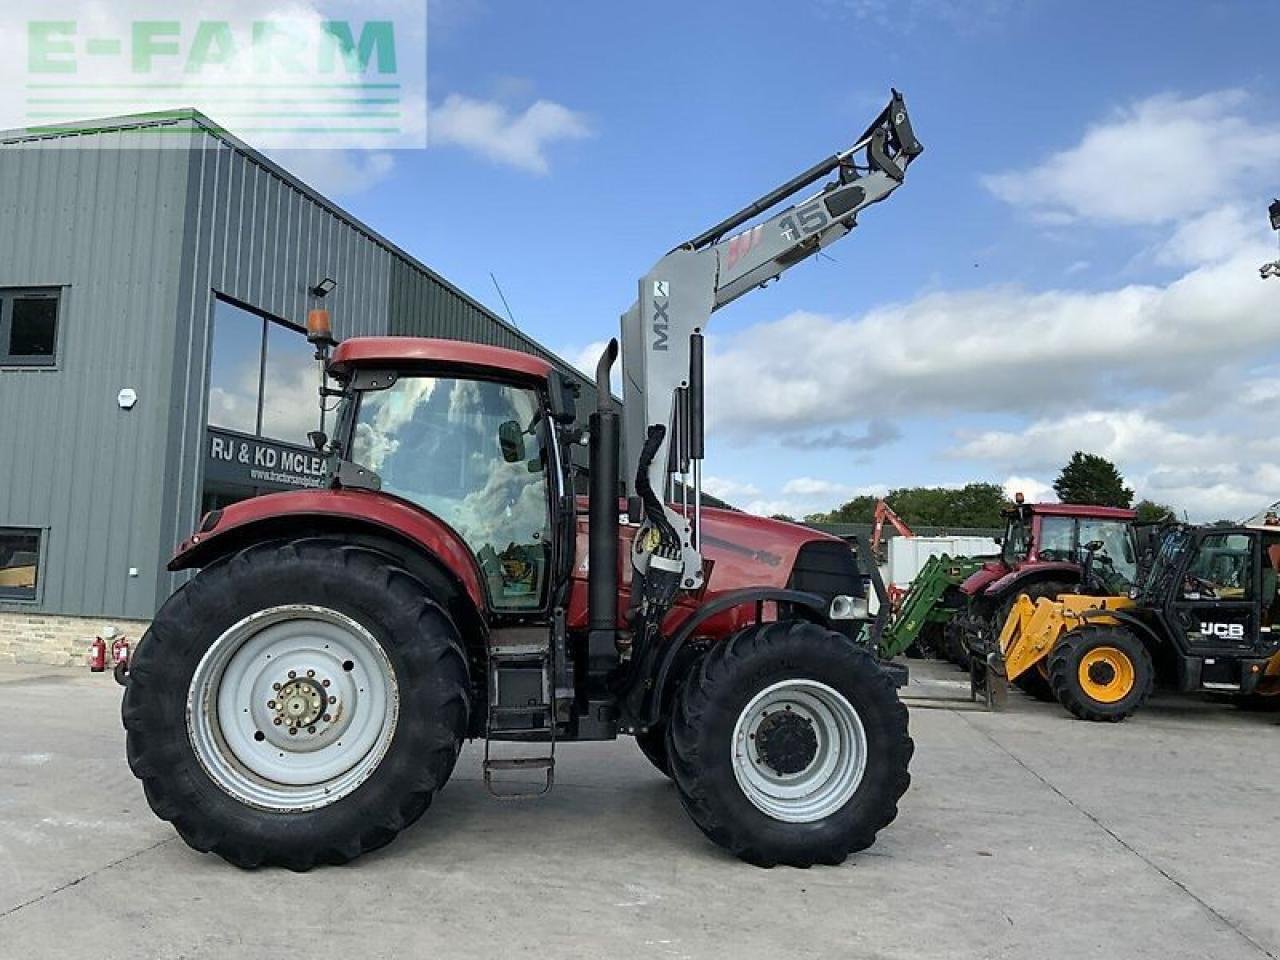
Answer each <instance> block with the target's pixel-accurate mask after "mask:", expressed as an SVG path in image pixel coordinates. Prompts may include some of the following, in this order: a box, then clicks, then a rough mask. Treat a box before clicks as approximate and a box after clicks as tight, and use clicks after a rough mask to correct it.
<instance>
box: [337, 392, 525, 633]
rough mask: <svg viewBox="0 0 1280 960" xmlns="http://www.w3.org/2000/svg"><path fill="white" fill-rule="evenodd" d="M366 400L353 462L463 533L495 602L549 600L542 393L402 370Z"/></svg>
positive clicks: (513, 605) (505, 605)
mask: <svg viewBox="0 0 1280 960" xmlns="http://www.w3.org/2000/svg"><path fill="white" fill-rule="evenodd" d="M358 402H359V406H358V408H357V411H356V418H355V432H354V434H353V437H352V442H351V460H352V461H354V462H355V463H358V464H360V465H361V466H363V467H366V468H367V469H369V470H371V471H373V472H374V473H376V474H377V475H378V477H379V478H380V479H381V481H382V490H383V491H384V492H385V493H390V494H393V495H395V496H397V497H402V498H404V499H405V500H409V501H412V502H413V503H416V504H418V505H419V506H421V507H424V508H425V509H427V510H429V511H430V512H431V513H433V514H435V515H436V516H437V517H439V518H440V519H441V520H443V521H444V522H445V523H447V524H449V526H451V527H453V528H454V529H455V530H457V531H458V533H459V534H460V535H461V536H462V538H463V539H464V540H465V541H466V542H467V543H468V545H470V547H471V549H472V551H473V552H474V553H475V555H476V558H477V559H478V560H479V562H480V567H481V570H482V571H483V572H484V574H485V579H486V581H487V583H488V588H489V599H490V602H491V603H492V604H493V607H494V609H496V610H529V609H537V608H538V607H540V606H541V605H542V603H543V597H544V593H545V587H546V579H547V570H548V567H549V564H550V556H549V551H550V537H549V536H548V531H549V525H550V519H549V513H548V503H549V501H548V496H547V463H548V458H547V457H546V456H545V455H544V451H543V446H542V430H541V429H539V426H538V413H539V411H540V406H539V403H538V395H537V393H536V392H535V391H533V390H530V389H525V388H522V387H515V386H512V385H510V384H505V383H496V382H492V381H487V380H470V379H455V378H451V377H428V376H402V377H400V378H399V379H398V380H396V382H395V384H394V385H393V386H391V387H390V388H388V389H385V390H371V391H367V392H365V393H363V394H361V395H360V397H359V401H358Z"/></svg>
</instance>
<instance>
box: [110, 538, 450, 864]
mask: <svg viewBox="0 0 1280 960" xmlns="http://www.w3.org/2000/svg"><path fill="white" fill-rule="evenodd" d="M428 593H429V591H428V588H427V587H426V586H425V585H424V584H423V583H422V581H420V580H418V579H417V578H415V577H413V576H411V575H410V574H408V573H407V572H406V571H405V570H404V569H402V568H401V567H399V566H398V565H397V564H396V562H395V561H394V560H393V559H391V558H390V557H389V556H387V555H385V554H383V553H380V552H378V551H376V550H373V549H369V548H367V547H357V546H351V545H345V544H343V543H341V542H338V541H333V540H321V539H310V540H298V541H293V542H287V543H286V542H280V541H277V542H269V543H262V544H258V545H254V546H250V547H248V548H246V549H244V550H242V551H241V552H240V553H237V554H235V555H234V556H231V557H229V558H226V559H222V560H219V561H217V562H215V563H214V564H212V565H210V566H209V567H207V568H205V569H204V570H203V571H202V572H201V573H200V574H199V575H198V576H197V577H196V578H195V579H194V580H192V581H191V582H190V583H188V584H186V585H185V586H184V587H182V588H181V589H180V590H178V592H177V593H175V594H174V595H173V596H172V597H171V598H170V599H169V601H168V602H167V603H165V605H164V606H163V607H162V608H161V610H160V612H159V613H158V614H157V615H156V618H155V622H154V623H153V624H152V626H151V629H150V630H149V631H148V632H147V634H146V637H145V638H144V640H143V642H142V643H140V644H139V645H138V649H137V652H136V654H135V658H134V660H133V663H132V665H131V669H130V671H129V685H128V687H126V688H125V694H124V705H123V716H124V725H125V729H126V730H127V746H128V756H129V766H130V767H131V768H132V769H133V772H134V774H135V775H136V776H137V777H138V778H139V779H141V780H142V782H143V786H144V788H145V790H146V795H147V802H148V803H149V804H150V805H151V808H152V809H153V810H154V811H155V812H156V814H157V815H158V816H159V817H161V818H162V819H165V820H169V821H172V823H173V825H174V826H175V827H176V828H177V830H178V833H179V834H181V836H182V838H183V839H184V840H185V841H186V842H187V843H188V844H190V845H191V846H192V847H194V848H195V849H196V850H200V851H202V852H203V851H213V852H214V853H216V854H218V855H219V856H221V857H223V858H225V859H226V860H229V861H230V862H231V863H234V864H235V865H237V866H239V867H246V868H252V867H257V866H263V865H275V866H282V867H287V868H289V869H291V870H308V869H310V868H311V867H312V866H314V865H315V864H317V863H344V862H346V861H348V860H351V859H353V858H354V857H358V856H360V855H361V854H362V853H367V852H368V851H370V850H374V849H376V848H378V847H381V846H383V845H384V844H386V843H389V842H390V841H391V840H392V839H394V838H395V836H396V835H397V834H398V833H399V832H400V831H401V830H402V829H404V828H405V827H407V826H409V825H410V824H411V823H413V822H414V821H415V820H417V819H418V817H420V816H421V815H422V813H423V812H424V811H425V810H426V809H427V806H428V805H429V804H430V803H431V798H432V795H433V794H434V793H435V791H437V790H439V789H440V788H441V787H443V786H444V784H445V781H447V780H448V779H449V775H450V773H451V772H452V771H453V766H454V763H455V761H456V760H457V757H458V751H459V749H460V747H461V744H462V740H463V737H464V736H465V735H466V732H467V720H468V714H469V710H470V686H469V683H468V679H467V664H466V660H465V658H464V655H463V652H462V648H461V645H460V643H459V638H458V631H457V629H456V627H455V626H454V624H453V622H452V621H451V620H450V619H449V617H448V615H447V614H446V613H445V612H444V610H443V609H442V608H441V607H440V606H437V605H436V604H435V603H434V602H433V601H431V600H429V599H426V597H427V596H428Z"/></svg>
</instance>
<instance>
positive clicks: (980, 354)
mask: <svg viewBox="0 0 1280 960" xmlns="http://www.w3.org/2000/svg"><path fill="white" fill-rule="evenodd" d="M1278 21H1280V12H1278V8H1277V7H1276V6H1275V5H1274V4H1266V3H1260V2H1222V3H1209V2H1206V3H1190V2H1186V3H1173V4H1170V3H1167V2H1166V3H1153V2H1130V3H1124V4H1112V3H1109V4H1102V3H1087V2H1086V3H1079V2H1074V3H1073V2H1056V0H1031V2H1026V3H1017V2H1013V0H972V2H960V0H901V2H899V3H894V4H890V3H887V2H882V0H847V2H840V0H805V2H796V3H788V4H778V3H764V2H735V3H719V2H715V3H700V4H693V3H687V2H685V3H646V4H601V3H588V2H554V3H551V2H548V3H537V4H534V3H524V2H514V0H513V2H497V0H491V2H480V0H474V2H472V0H439V2H433V3H432V7H431V21H430V28H429V37H430V40H429V49H428V97H429V101H430V103H431V121H430V123H429V125H428V142H429V146H428V148H427V149H426V150H424V151H395V152H392V153H391V154H389V155H388V157H389V159H388V157H382V156H361V155H359V154H348V155H345V156H338V155H328V156H325V155H317V156H311V157H303V158H301V159H300V160H299V161H298V162H297V163H296V164H291V165H293V166H297V167H298V169H299V172H300V173H301V174H302V175H303V176H304V177H313V178H314V179H316V180H317V181H318V182H317V186H319V187H320V188H322V189H326V190H329V191H331V192H336V193H337V196H338V199H339V200H340V202H342V203H343V205H344V206H346V207H347V208H348V209H350V210H351V211H352V212H353V213H355V214H356V215H357V216H359V217H361V218H362V219H364V220H366V221H368V222H369V223H370V224H371V225H372V226H374V227H375V228H376V229H378V230H379V231H381V232H382V233H384V234H385V235H387V236H389V237H391V238H392V239H394V240H395V241H396V242H397V243H399V244H400V245H402V246H403V247H405V248H406V249H408V250H409V251H411V252H412V253H414V254H415V255H416V256H418V257H419V258H421V259H422V260H424V261H425V262H426V263H429V264H431V265H432V266H433V267H434V268H436V269H437V270H438V271H439V272H441V273H442V274H443V275H445V276H446V277H448V278H449V279H450V280H452V281H453V282H454V283H456V284H458V285H459V286H461V287H462V288H463V289H465V290H467V291H468V292H469V293H471V294H472V295H473V296H476V297H477V298H479V299H480V300H482V301H483V302H485V303H486V304H488V305H489V306H491V307H493V308H494V309H496V310H498V311H500V312H501V311H502V310H503V308H502V305H501V303H500V302H499V300H498V297H497V294H496V293H495V291H494V288H493V285H492V282H491V280H490V276H489V275H490V272H491V271H492V272H493V273H494V274H496V275H497V277H498V279H499V281H500V282H501V284H502V287H503V290H504V291H505V293H506V296H507V299H508V300H509V301H510V304H511V307H512V310H513V311H514V314H515V319H516V321H517V322H518V325H519V326H520V327H521V328H522V329H523V330H525V331H526V332H528V333H529V334H531V335H532V336H534V337H536V338H537V339H539V340H540V341H542V342H543V343H545V344H546V345H548V346H549V347H551V348H552V349H555V350H557V351H559V352H560V353H561V354H562V355H564V356H565V357H567V358H570V359H573V360H580V359H581V362H583V363H586V362H587V359H586V358H590V357H591V356H592V348H593V345H598V344H599V343H600V342H601V341H603V340H604V339H605V338H607V337H608V336H610V335H613V334H614V333H615V332H616V330H617V320H618V315H619V314H620V313H621V311H622V310H623V309H624V308H625V307H626V306H627V305H628V304H629V303H630V301H631V300H632V299H633V298H634V295H635V283H636V279H637V278H638V277H639V276H641V275H642V274H643V273H644V272H645V271H646V270H647V269H648V267H649V266H650V265H651V264H652V263H653V262H654V261H655V260H656V259H657V258H658V257H660V256H661V255H662V254H663V253H664V252H665V251H666V250H667V249H669V248H670V247H672V246H673V245H675V244H676V243H678V242H680V241H682V240H684V239H687V238H688V237H689V236H691V235H693V234H695V233H697V232H699V231H700V230H701V229H703V228H704V227H706V226H708V225H710V224H711V223H713V222H714V221H716V220H717V219H719V218H720V217H722V216H723V215H725V214H727V213H729V212H731V211H732V210H735V209H737V208H738V207H739V206H740V205H742V204H743V203H744V202H746V201H748V200H750V199H753V198H754V197H755V196H756V195H758V194H759V193H762V192H763V191H764V190H766V189H768V188H770V187H772V186H774V185H775V184H776V183H778V182H781V181H782V180H785V179H787V178H788V177H790V176H792V175H793V174H795V173H797V172H799V171H800V170H801V169H803V168H804V167H806V166H808V165H809V164H810V163H812V162H814V161H815V160H817V159H819V158H821V157H823V156H826V155H829V154H830V153H832V152H834V151H835V150H837V149H840V148H842V147H844V146H846V145H847V144H848V142H849V141H850V140H851V139H852V138H853V137H854V136H856V135H857V133H858V132H860V130H861V129H862V127H863V126H864V125H865V124H866V122H867V121H868V120H869V119H871V117H873V116H874V114H875V113H876V112H877V111H878V110H879V109H880V107H881V106H882V105H883V103H884V101H885V100H886V98H887V95H888V91H889V87H890V86H891V85H892V86H897V87H898V88H900V89H901V90H903V91H904V92H905V94H906V96H907V99H908V103H909V105H910V108H911V111H912V115H913V119H914V121H915V126H916V131H917V134H918V135H919V137H920V139H921V140H922V141H923V142H924V144H925V147H926V153H925V155H924V156H923V157H922V158H921V159H920V160H919V162H918V163H917V164H916V165H915V166H913V168H912V171H911V176H910V178H909V181H908V183H907V184H906V186H904V188H903V189H901V190H900V191H899V192H898V193H897V194H895V195H894V196H893V197H892V198H891V199H890V200H889V201H888V202H887V203H885V204H883V205H881V206H879V207H878V208H874V209H872V210H870V211H868V212H867V213H866V214H865V215H864V216H863V218H862V224H861V226H860V227H859V228H858V230H856V231H855V232H854V234H853V235H852V236H850V237H849V238H847V239H845V240H844V241H842V242H841V243H839V244H837V245H836V246H834V247H833V248H831V250H830V253H831V257H832V258H833V260H834V262H833V260H826V259H816V260H812V261H809V262H807V263H805V264H802V265H801V266H799V267H797V268H796V269H794V270H792V271H791V272H790V273H788V274H787V275H786V276H785V277H784V279H783V280H782V282H781V283H779V284H777V285H775V286H773V287H771V288H770V289H768V290H765V291H759V292H756V293H754V294H751V295H749V296H748V297H746V298H744V299H742V300H740V301H738V302H737V303H735V304H733V305H732V306H730V307H728V308H726V309H725V310H723V311H721V312H720V313H719V314H717V315H716V317H715V319H714V320H713V323H712V326H711V334H712V344H711V354H712V357H711V371H710V376H711V378H712V384H713V387H714V393H713V396H712V397H711V400H710V403H711V414H712V418H713V423H712V434H711V440H710V451H709V458H708V462H707V466H706V472H707V474H708V475H709V476H710V477H711V478H712V485H713V488H714V489H715V490H717V491H718V492H720V493H721V494H723V495H725V496H727V497H728V498H729V499H730V500H732V501H734V502H736V503H739V504H741V505H743V506H747V507H749V508H752V509H756V510H761V511H770V512H771V511H774V510H786V511H788V512H793V513H804V512H809V511H813V510H819V509H826V508H829V507H832V506H834V505H835V504H837V503H839V502H841V501H842V500H844V499H847V498H848V497H849V496H851V495H853V494H855V493H859V492H865V491H875V490H881V489H884V488H887V487H890V486H895V485H910V484H933V483H963V482H965V481H968V480H979V479H983V480H993V481H996V482H1000V483H1008V484H1009V485H1010V489H1011V490H1012V489H1013V488H1015V487H1017V488H1019V489H1026V490H1027V492H1028V493H1029V494H1031V495H1033V496H1034V495H1037V494H1039V493H1041V492H1043V491H1044V489H1045V486H1046V484H1047V483H1049V482H1050V481H1051V480H1052V479H1053V476H1054V475H1055V473H1056V468H1057V466H1058V465H1060V464H1061V463H1062V462H1064V461H1065V459H1066V457H1067V456H1068V455H1069V454H1070V452H1071V450H1072V449H1076V448H1082V449H1088V450H1094V451H1096V452H1099V453H1103V454H1105V455H1108V456H1111V457H1113V458H1114V459H1116V460H1117V461H1118V462H1119V463H1120V466H1121V468H1122V470H1123V471H1124V472H1125V474H1126V475H1127V476H1128V477H1129V479H1130V482H1131V484H1132V485H1134V486H1135V487H1136V488H1137V490H1138V493H1139V495H1140V496H1141V495H1147V496H1151V497H1153V498H1155V499H1159V500H1162V501H1164V502H1168V503H1172V504H1173V505H1175V506H1177V507H1179V508H1182V509H1185V510H1187V511H1189V512H1190V514H1191V515H1192V516H1193V517H1196V518H1199V517H1210V518H1212V517H1217V516H1239V515H1243V514H1246V513H1251V512H1253V511H1254V510H1256V509H1258V508H1259V507H1261V506H1262V505H1263V502H1264V501H1265V502H1270V501H1271V500H1275V499H1280V451H1277V450H1276V449H1275V443H1274V441H1272V439H1271V437H1270V435H1269V434H1268V433H1267V431H1268V430H1269V429H1271V427H1270V424H1271V423H1272V422H1273V417H1272V416H1271V415H1270V414H1271V411H1273V410H1274V409H1275V408H1276V406H1277V405H1280V355H1278V354H1280V336H1277V331H1280V322H1277V321H1280V280H1278V281H1270V283H1269V284H1268V283H1264V282H1263V281H1261V280H1260V279H1259V278H1258V275H1257V266H1258V265H1259V264H1260V263H1261V262H1262V261H1263V260H1264V259H1268V258H1274V256H1275V238H1274V236H1273V235H1272V234H1271V231H1270V230H1269V229H1268V227H1267V223H1266V204H1267V202H1268V201H1269V200H1270V198H1271V197H1272V195H1273V194H1276V193H1280V176H1278V175H1277V174H1278V173H1280V171H1277V169H1276V167H1277V164H1276V163H1275V159H1276V157H1277V152H1276V151H1277V150H1280V95H1278V94H1280V89H1278V86H1280V85H1278V84H1277V78H1276V72H1275V68H1274V64H1275V62H1276V60H1277V51H1276V50H1275V46H1276V44H1277V42H1280V41H1277V39H1276V38H1277V37H1280V30H1277V27H1280V22H1278Z"/></svg>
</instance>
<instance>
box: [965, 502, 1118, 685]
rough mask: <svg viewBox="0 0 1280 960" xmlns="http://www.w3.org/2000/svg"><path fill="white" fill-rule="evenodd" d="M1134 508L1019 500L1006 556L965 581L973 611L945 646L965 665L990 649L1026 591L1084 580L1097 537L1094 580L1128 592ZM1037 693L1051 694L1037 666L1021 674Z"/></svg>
mask: <svg viewBox="0 0 1280 960" xmlns="http://www.w3.org/2000/svg"><path fill="white" fill-rule="evenodd" d="M1136 516H1137V514H1135V513H1134V511H1132V510H1126V509H1121V508H1118V507H1096V506H1087V505H1080V504H1066V503H1024V502H1022V499H1021V494H1019V495H1018V502H1017V503H1015V504H1014V505H1013V506H1012V507H1010V508H1009V509H1008V510H1006V511H1005V531H1004V535H1003V536H1002V537H1001V538H1000V555H999V556H998V557H995V558H994V559H992V560H990V561H988V562H986V563H984V564H983V565H982V567H981V568H980V569H979V570H977V571H975V572H974V573H972V574H970V575H969V577H968V578H967V579H966V580H965V581H964V582H963V583H961V584H960V588H959V589H960V593H961V595H962V597H963V600H964V602H965V604H966V612H965V614H964V615H963V616H960V617H957V618H955V619H954V620H952V621H951V623H950V624H948V627H947V632H946V648H947V653H948V655H949V656H950V657H951V659H953V660H955V661H956V662H957V663H959V664H960V666H962V667H964V668H965V669H969V667H970V652H971V651H973V650H981V649H986V644H987V641H989V640H990V639H991V638H994V637H996V636H998V635H999V633H1000V628H1001V627H1002V626H1003V625H1004V622H1005V620H1007V619H1008V617H1009V611H1010V610H1012V609H1013V605H1014V603H1015V602H1016V601H1017V599H1018V597H1020V596H1023V595H1025V596H1028V597H1030V598H1031V599H1032V600H1033V601H1034V600H1038V599H1040V598H1041V597H1049V598H1053V597H1057V596H1059V595H1061V594H1064V593H1070V592H1072V591H1074V590H1076V589H1077V588H1078V587H1079V586H1080V585H1081V578H1082V577H1083V571H1084V568H1083V564H1082V559H1081V558H1082V557H1083V556H1084V554H1085V550H1084V547H1085V545H1086V544H1088V543H1092V542H1095V541H1096V542H1098V543H1101V544H1102V546H1101V547H1100V548H1099V549H1098V550H1097V553H1096V557H1095V562H1096V566H1097V569H1096V571H1095V573H1096V574H1097V576H1095V578H1094V580H1095V582H1096V584H1097V585H1098V587H1099V588H1102V589H1106V590H1108V591H1110V592H1114V593H1125V592H1127V591H1128V589H1129V587H1130V586H1131V585H1132V584H1133V583H1134V581H1135V580H1136V579H1137V572H1138V545H1137V541H1136V539H1135V534H1134V519H1135V518H1136ZM1015 683H1017V684H1018V685H1019V686H1020V687H1021V688H1022V689H1024V690H1025V691H1026V692H1027V693H1030V694H1032V695H1033V696H1048V693H1049V691H1048V684H1047V681H1045V680H1044V677H1043V676H1041V675H1040V674H1038V673H1035V672H1034V671H1032V672H1031V673H1029V674H1027V675H1024V678H1020V679H1019V680H1018V681H1015Z"/></svg>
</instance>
